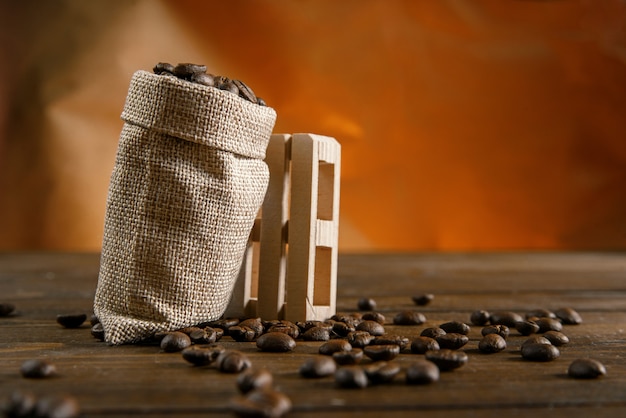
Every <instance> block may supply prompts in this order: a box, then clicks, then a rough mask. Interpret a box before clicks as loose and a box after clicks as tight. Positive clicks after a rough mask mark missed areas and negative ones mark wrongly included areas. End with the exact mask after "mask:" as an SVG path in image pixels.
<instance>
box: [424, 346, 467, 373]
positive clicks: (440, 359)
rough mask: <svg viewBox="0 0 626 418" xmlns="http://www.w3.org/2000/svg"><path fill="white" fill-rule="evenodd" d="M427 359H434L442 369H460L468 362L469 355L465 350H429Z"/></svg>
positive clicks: (426, 355)
mask: <svg viewBox="0 0 626 418" xmlns="http://www.w3.org/2000/svg"><path fill="white" fill-rule="evenodd" d="M425 357H426V360H428V361H432V362H433V363H435V364H436V365H437V367H438V368H439V370H440V371H442V372H443V371H449V370H454V369H458V368H459V367H461V366H463V365H465V364H467V360H468V356H467V354H466V353H465V352H464V351H458V350H449V349H443V348H442V349H441V350H435V351H427V352H426V354H425Z"/></svg>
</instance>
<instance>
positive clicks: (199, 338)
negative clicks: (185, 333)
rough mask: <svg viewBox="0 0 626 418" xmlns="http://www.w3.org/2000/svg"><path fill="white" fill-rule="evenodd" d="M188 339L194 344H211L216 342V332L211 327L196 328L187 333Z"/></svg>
mask: <svg viewBox="0 0 626 418" xmlns="http://www.w3.org/2000/svg"><path fill="white" fill-rule="evenodd" d="M189 339H190V340H191V342H192V343H194V344H213V343H214V342H215V341H217V332H215V330H214V329H213V328H211V327H205V328H196V329H194V330H193V331H191V332H190V333H189Z"/></svg>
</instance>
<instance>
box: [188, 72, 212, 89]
mask: <svg viewBox="0 0 626 418" xmlns="http://www.w3.org/2000/svg"><path fill="white" fill-rule="evenodd" d="M189 81H191V82H192V83H197V84H202V85H203V86H208V87H214V86H215V80H214V78H213V76H212V75H210V74H206V73H194V74H192V75H191V77H190V79H189Z"/></svg>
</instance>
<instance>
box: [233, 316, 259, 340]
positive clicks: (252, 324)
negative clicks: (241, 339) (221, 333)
mask: <svg viewBox="0 0 626 418" xmlns="http://www.w3.org/2000/svg"><path fill="white" fill-rule="evenodd" d="M238 325H239V326H240V327H248V328H250V329H251V330H253V331H254V333H255V334H256V337H260V336H261V334H263V331H264V330H265V328H264V327H263V321H261V318H249V319H245V320H243V321H241V322H240V323H239V324H238Z"/></svg>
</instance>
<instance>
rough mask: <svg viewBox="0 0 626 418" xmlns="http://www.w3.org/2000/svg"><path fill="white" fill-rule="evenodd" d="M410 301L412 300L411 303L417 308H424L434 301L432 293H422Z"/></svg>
mask: <svg viewBox="0 0 626 418" xmlns="http://www.w3.org/2000/svg"><path fill="white" fill-rule="evenodd" d="M411 299H412V300H413V303H415V304H416V305H417V306H425V305H428V304H429V303H430V302H432V301H433V299H435V295H433V294H432V293H424V294H421V295H417V296H413V297H412V298H411Z"/></svg>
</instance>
